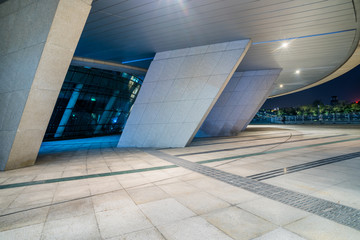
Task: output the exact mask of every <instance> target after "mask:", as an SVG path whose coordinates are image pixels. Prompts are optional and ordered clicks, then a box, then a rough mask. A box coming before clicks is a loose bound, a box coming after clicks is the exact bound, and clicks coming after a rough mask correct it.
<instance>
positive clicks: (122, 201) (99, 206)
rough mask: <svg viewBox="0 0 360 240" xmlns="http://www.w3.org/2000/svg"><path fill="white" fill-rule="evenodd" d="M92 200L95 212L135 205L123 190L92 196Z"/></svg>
mask: <svg viewBox="0 0 360 240" xmlns="http://www.w3.org/2000/svg"><path fill="white" fill-rule="evenodd" d="M92 201H93V205H94V210H95V212H102V211H108V210H113V209H118V208H126V207H135V203H134V202H133V200H132V199H131V198H130V196H129V195H128V194H127V193H126V192H125V191H124V190H119V191H115V192H111V193H106V194H100V195H98V196H93V197H92Z"/></svg>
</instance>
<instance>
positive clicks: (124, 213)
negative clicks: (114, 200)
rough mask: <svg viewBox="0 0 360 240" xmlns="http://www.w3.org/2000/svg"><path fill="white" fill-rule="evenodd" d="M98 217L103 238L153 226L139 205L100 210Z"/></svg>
mask: <svg viewBox="0 0 360 240" xmlns="http://www.w3.org/2000/svg"><path fill="white" fill-rule="evenodd" d="M96 218H97V221H98V224H99V228H100V232H101V236H102V237H103V238H112V237H116V236H120V235H124V234H127V233H132V232H135V231H139V230H143V229H147V228H151V227H152V224H151V223H150V222H149V221H148V220H147V219H146V217H145V216H144V215H143V214H142V212H141V211H140V209H138V208H137V207H126V208H119V209H114V210H109V211H103V212H98V213H96Z"/></svg>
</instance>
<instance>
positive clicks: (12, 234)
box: [0, 223, 44, 240]
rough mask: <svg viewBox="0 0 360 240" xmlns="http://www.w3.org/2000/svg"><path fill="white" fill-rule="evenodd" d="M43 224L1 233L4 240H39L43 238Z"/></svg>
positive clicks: (0, 235)
mask: <svg viewBox="0 0 360 240" xmlns="http://www.w3.org/2000/svg"><path fill="white" fill-rule="evenodd" d="M43 226H44V224H43V223H40V224H35V225H30V226H26V227H21V228H16V229H12V230H8V231H3V232H0V239H2V240H38V239H40V237H41V232H42V230H43Z"/></svg>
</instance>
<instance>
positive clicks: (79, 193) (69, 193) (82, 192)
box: [53, 184, 90, 202]
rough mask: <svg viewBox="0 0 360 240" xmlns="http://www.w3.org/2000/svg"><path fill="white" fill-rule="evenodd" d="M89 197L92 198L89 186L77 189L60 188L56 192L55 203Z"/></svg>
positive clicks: (76, 187)
mask: <svg viewBox="0 0 360 240" xmlns="http://www.w3.org/2000/svg"><path fill="white" fill-rule="evenodd" d="M88 196H90V190H89V186H88V185H87V184H86V185H81V186H75V187H60V186H59V187H58V189H57V190H56V192H55V195H54V199H53V202H62V201H67V200H73V199H76V198H82V197H88Z"/></svg>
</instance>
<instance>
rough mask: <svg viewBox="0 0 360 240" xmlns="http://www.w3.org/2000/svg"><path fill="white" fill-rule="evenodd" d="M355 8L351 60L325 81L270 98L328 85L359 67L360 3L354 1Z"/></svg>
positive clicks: (273, 96)
mask: <svg viewBox="0 0 360 240" xmlns="http://www.w3.org/2000/svg"><path fill="white" fill-rule="evenodd" d="M352 3H353V6H354V13H355V21H356V22H357V31H356V35H355V38H354V41H353V46H352V54H351V55H349V58H348V59H347V60H346V61H345V62H344V63H343V64H342V65H341V66H339V68H338V69H336V70H335V71H334V72H332V73H330V74H329V75H328V76H326V77H324V78H323V79H320V80H319V81H317V82H315V83H312V84H309V85H307V86H305V87H302V88H299V89H296V90H293V91H290V92H287V93H281V94H277V95H272V96H269V97H268V98H275V97H280V96H285V95H288V94H291V93H296V92H300V91H303V90H306V89H309V88H312V87H315V86H318V85H320V84H323V83H326V82H328V81H331V80H333V79H334V78H337V77H339V76H341V75H343V74H344V73H347V72H348V71H350V70H351V69H353V68H355V67H356V66H357V65H359V64H360V1H352Z"/></svg>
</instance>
